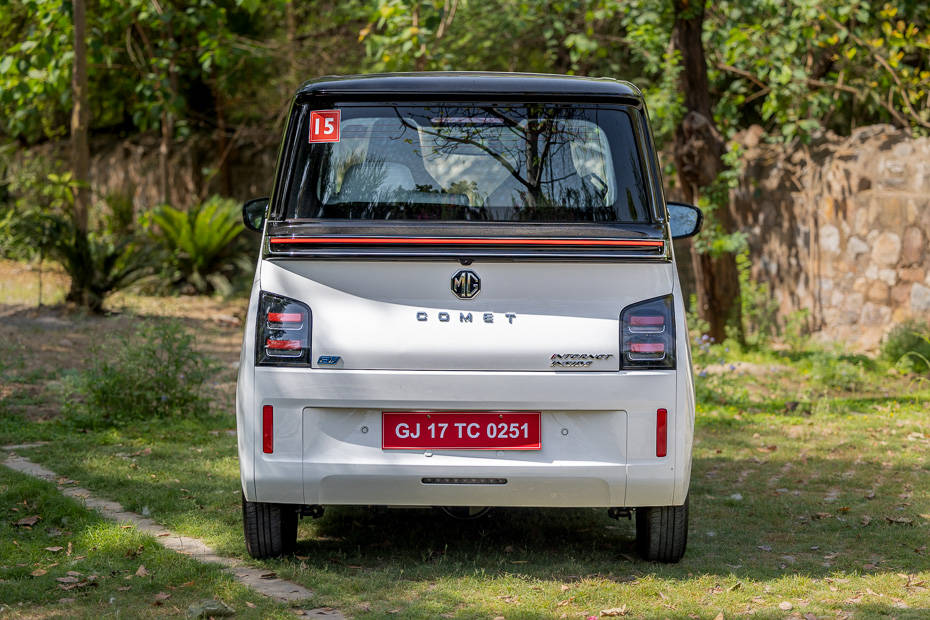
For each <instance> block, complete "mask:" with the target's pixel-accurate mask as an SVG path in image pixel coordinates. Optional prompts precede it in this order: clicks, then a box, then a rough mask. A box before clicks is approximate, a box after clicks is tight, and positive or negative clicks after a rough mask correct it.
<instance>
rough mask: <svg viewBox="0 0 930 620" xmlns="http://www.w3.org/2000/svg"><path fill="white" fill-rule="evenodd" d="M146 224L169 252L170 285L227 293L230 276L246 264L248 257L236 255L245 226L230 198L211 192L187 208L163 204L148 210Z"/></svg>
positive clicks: (229, 286) (246, 265)
mask: <svg viewBox="0 0 930 620" xmlns="http://www.w3.org/2000/svg"><path fill="white" fill-rule="evenodd" d="M146 226H147V228H148V229H149V231H150V233H151V235H152V236H153V237H154V238H155V240H156V241H158V242H159V243H160V244H161V245H162V246H163V247H164V248H165V249H166V250H167V251H168V253H169V255H170V259H169V263H170V269H171V273H170V274H168V279H169V281H170V282H171V284H172V285H175V286H182V287H183V286H185V285H188V286H190V287H192V288H193V289H194V290H195V291H197V292H199V293H208V292H220V293H228V292H229V290H230V289H231V284H230V277H231V276H232V275H233V274H234V273H235V272H236V271H238V270H241V269H243V268H245V269H247V268H248V264H249V263H248V259H247V258H245V257H244V256H238V257H236V256H235V253H236V252H235V251H236V247H235V246H236V244H235V243H234V242H235V241H236V239H237V237H239V234H240V233H241V232H242V231H243V229H244V227H243V224H242V218H241V214H240V210H239V206H238V204H237V203H236V202H234V201H233V200H230V199H226V198H221V197H219V196H213V197H211V198H209V199H207V200H206V201H205V202H203V203H201V204H199V205H197V206H195V207H193V208H191V209H190V210H189V211H182V210H180V209H176V208H174V207H172V206H170V205H163V206H161V207H157V208H155V209H154V210H152V211H151V212H150V213H149V214H148V216H147V218H146Z"/></svg>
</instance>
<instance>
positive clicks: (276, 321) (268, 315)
mask: <svg viewBox="0 0 930 620" xmlns="http://www.w3.org/2000/svg"><path fill="white" fill-rule="evenodd" d="M258 312H259V314H258V329H257V330H256V337H257V339H258V341H257V342H256V343H255V362H256V364H258V365H260V366H306V365H309V364H310V323H311V316H310V308H308V307H307V306H306V305H305V304H302V303H300V302H299V301H295V300H293V299H288V298H287V297H281V296H279V295H272V294H270V293H262V294H261V299H260V302H259V304H258Z"/></svg>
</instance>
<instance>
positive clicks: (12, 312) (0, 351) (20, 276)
mask: <svg viewBox="0 0 930 620" xmlns="http://www.w3.org/2000/svg"><path fill="white" fill-rule="evenodd" d="M43 277H45V276H43ZM35 278H36V274H35V273H34V271H33V270H32V269H30V268H29V266H28V265H24V264H22V263H16V262H13V261H0V282H2V283H3V286H2V288H0V377H2V381H0V383H2V391H0V407H5V408H8V409H11V410H14V411H18V412H20V413H21V414H23V415H25V416H26V417H27V418H29V419H32V420H38V419H49V418H51V417H54V416H56V415H57V414H58V411H59V408H60V402H59V398H60V396H59V392H60V390H59V389H57V388H58V385H59V382H60V380H61V378H62V377H63V376H65V375H66V374H67V373H69V372H74V371H80V370H83V369H85V368H87V367H88V366H89V365H90V364H91V363H92V362H93V361H94V360H95V357H96V356H97V355H99V354H100V350H101V347H103V346H105V345H107V344H108V343H112V342H118V341H120V340H121V339H122V340H124V341H125V342H126V346H132V336H133V334H134V333H135V331H136V329H137V328H138V327H139V324H140V322H141V321H154V322H156V323H158V322H167V321H179V322H180V323H181V324H182V325H184V326H185V327H186V328H187V329H189V330H191V331H192V332H193V333H194V334H195V336H196V346H197V348H198V349H199V350H201V351H203V352H204V353H206V354H207V355H209V356H210V357H212V358H214V359H215V360H217V362H218V367H219V370H218V372H217V375H216V379H215V381H214V382H213V383H212V384H211V385H210V386H209V388H210V389H211V390H212V391H213V392H214V394H215V397H216V399H217V400H218V401H219V402H218V403H217V405H218V406H219V407H220V408H223V409H225V410H231V409H230V407H231V406H232V402H234V396H235V378H236V368H237V366H238V361H239V349H240V346H241V344H242V320H243V318H244V317H245V313H246V308H247V305H248V300H247V299H244V298H243V299H233V300H223V299H217V298H212V297H191V296H179V297H153V296H144V295H135V294H131V293H119V294H117V295H114V296H113V297H112V298H111V299H109V300H108V301H107V303H106V305H105V309H106V310H107V313H106V314H104V315H94V314H89V313H87V312H86V311H83V310H81V309H78V308H74V307H71V306H67V305H64V304H58V305H53V306H47V305H44V306H42V307H37V306H36V305H35V302H36V299H37V298H35V299H33V300H31V301H29V302H24V298H25V295H23V294H22V291H28V290H30V289H29V283H30V282H31V281H33V280H34V279H35ZM43 286H44V287H46V286H47V287H49V290H52V291H54V290H55V289H54V288H52V287H53V286H57V287H58V290H59V292H61V291H64V290H66V288H67V276H63V275H62V274H58V275H57V276H55V275H53V276H52V277H50V278H49V282H47V283H46V284H44V285H43ZM43 295H44V294H43ZM63 297H64V294H63V293H62V294H61V295H60V298H62V299H63Z"/></svg>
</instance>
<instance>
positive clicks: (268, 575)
mask: <svg viewBox="0 0 930 620" xmlns="http://www.w3.org/2000/svg"><path fill="white" fill-rule="evenodd" d="M277 576H278V573H262V574H261V575H259V578H260V579H275V578H276V577H277Z"/></svg>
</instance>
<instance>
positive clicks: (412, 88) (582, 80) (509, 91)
mask: <svg viewBox="0 0 930 620" xmlns="http://www.w3.org/2000/svg"><path fill="white" fill-rule="evenodd" d="M297 94H298V95H359V96H364V95H386V94H393V95H397V94H400V95H413V96H423V95H454V96H459V97H461V96H462V95H463V94H468V95H469V96H474V95H478V96H481V95H488V96H500V95H517V96H524V95H528V96H543V97H552V96H556V97H558V96H563V95H570V96H581V97H620V98H624V99H628V100H629V99H632V100H635V101H636V102H640V101H642V98H643V95H642V93H641V92H640V90H639V89H638V88H636V87H635V86H633V84H631V83H629V82H624V81H622V80H615V79H613V78H606V77H599V78H593V77H580V76H575V75H556V74H547V73H493V72H478V71H424V72H418V73H372V74H367V75H342V76H339V75H328V76H323V77H320V78H317V79H314V80H310V81H309V82H305V83H304V84H303V85H302V86H301V87H300V88H299V89H298V90H297Z"/></svg>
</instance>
